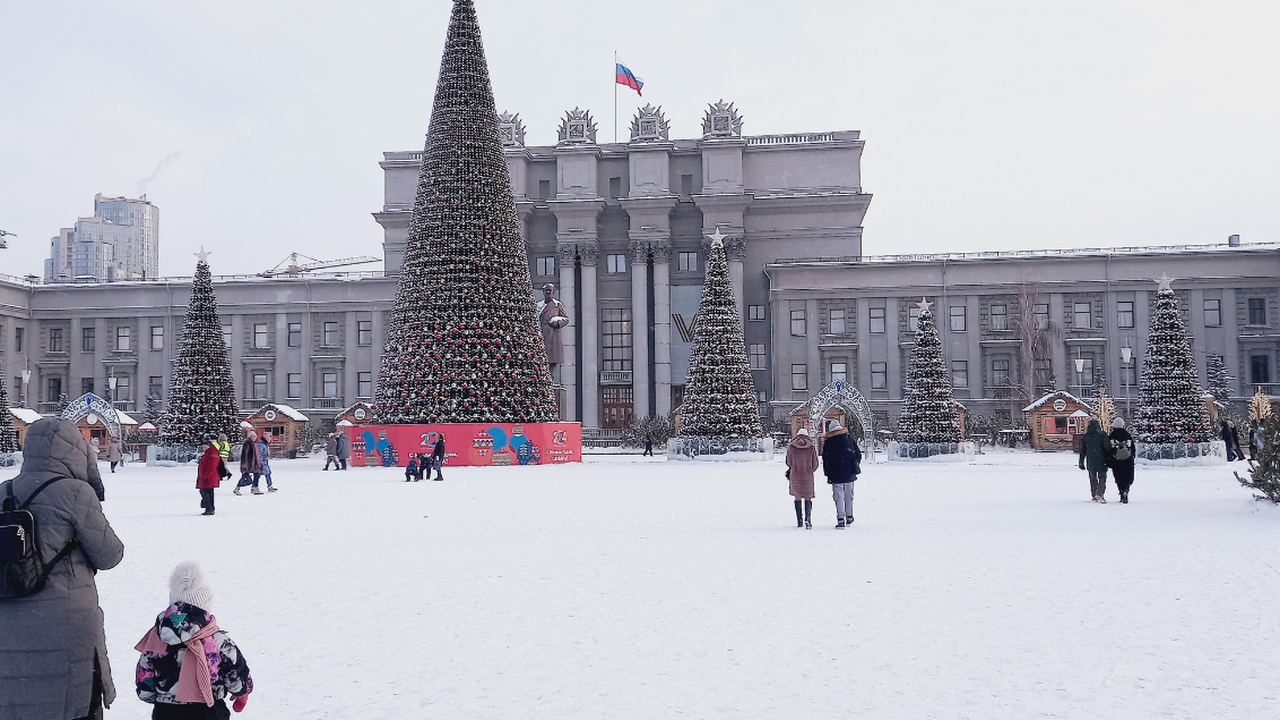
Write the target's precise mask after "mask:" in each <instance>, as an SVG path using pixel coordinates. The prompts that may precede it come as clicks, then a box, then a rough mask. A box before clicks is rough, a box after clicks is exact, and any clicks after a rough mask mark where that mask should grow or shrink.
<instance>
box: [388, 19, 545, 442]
mask: <svg viewBox="0 0 1280 720" xmlns="http://www.w3.org/2000/svg"><path fill="white" fill-rule="evenodd" d="M530 288H531V284H530V279H529V262H528V259H527V256H526V254H525V244H524V238H523V236H522V235H521V233H520V219H519V216H518V215H517V214H516V205H515V199H514V196H513V195H512V192H511V178H510V175H509V172H508V170H507V160H506V157H505V156H504V155H503V151H502V139H501V135H500V133H499V130H498V113H497V110H496V109H495V106H494V102H493V89H492V87H491V86H490V84H489V68H488V64H487V62H486V60H485V55H484V46H483V44H482V43H481V40H480V26H479V23H478V22H477V21H476V12H475V6H474V3H473V2H472V1H471V0H455V2H454V4H453V16H452V18H451V19H450V21H449V32H448V36H447V38H446V40H445V50H444V57H443V59H442V60H441V62H440V78H439V81H438V82H437V84H436V97H435V106H434V108H433V109H432V112H431V126H430V129H429V131H428V133H427V143H426V148H425V150H424V151H423V153H422V171H421V174H420V175H419V177H418V192H417V198H416V199H415V201H414V206H413V216H412V218H411V219H410V221H409V237H408V240H407V243H406V245H405V254H404V264H403V266H402V269H401V271H400V283H399V286H398V288H397V290H396V299H395V304H394V305H393V307H392V311H391V322H390V323H389V325H388V332H387V343H386V347H385V351H384V354H383V358H382V365H381V369H380V372H379V377H378V394H377V402H376V404H375V410H374V412H375V414H376V416H377V419H376V421H377V422H379V423H389V424H415V423H442V422H443V423H463V422H554V421H555V420H557V419H558V418H559V411H558V410H557V408H556V400H555V395H554V393H553V391H552V383H551V373H550V371H549V369H548V365H547V353H546V350H545V349H544V348H543V346H542V333H541V331H540V329H539V327H538V319H537V314H536V309H535V306H534V300H533V293H532V292H531V290H530Z"/></svg>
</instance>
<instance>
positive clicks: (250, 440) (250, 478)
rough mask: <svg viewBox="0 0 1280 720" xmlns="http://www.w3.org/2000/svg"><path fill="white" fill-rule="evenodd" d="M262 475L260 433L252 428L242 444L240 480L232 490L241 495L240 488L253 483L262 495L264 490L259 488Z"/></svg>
mask: <svg viewBox="0 0 1280 720" xmlns="http://www.w3.org/2000/svg"><path fill="white" fill-rule="evenodd" d="M261 477H262V457H261V456H259V455H258V433H256V432H254V431H253V430H250V431H249V435H248V437H246V438H245V439H244V443H243V444H241V445H240V482H238V483H236V489H235V490H232V491H231V492H233V493H235V494H236V495H239V494H240V488H242V487H245V486H248V485H253V486H254V490H255V491H256V492H257V493H258V494H259V495H261V494H262V491H261V490H257V485H258V480H259V478H261Z"/></svg>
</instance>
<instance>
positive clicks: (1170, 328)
mask: <svg viewBox="0 0 1280 720" xmlns="http://www.w3.org/2000/svg"><path fill="white" fill-rule="evenodd" d="M1159 283H1160V290H1159V292H1157V293H1156V306H1155V312H1154V313H1152V315H1151V331H1150V333H1149V335H1148V336H1147V356H1146V357H1145V358H1143V360H1142V382H1141V384H1140V389H1139V397H1140V401H1139V402H1140V404H1139V405H1138V409H1137V411H1136V412H1134V428H1135V429H1136V430H1137V440H1138V442H1141V443H1200V442H1209V441H1210V440H1212V439H1213V430H1212V428H1211V427H1210V424H1209V413H1208V411H1207V410H1206V409H1205V405H1204V401H1203V400H1202V399H1201V396H1202V395H1203V393H1202V392H1201V390H1200V383H1199V381H1198V379H1197V375H1196V366H1195V360H1194V359H1193V358H1192V356H1191V344H1190V343H1189V342H1187V330H1186V326H1185V325H1183V322H1182V313H1181V312H1179V310H1178V297H1177V295H1174V293H1173V288H1172V287H1171V283H1173V279H1172V278H1169V277H1164V276H1161V278H1160V280H1159Z"/></svg>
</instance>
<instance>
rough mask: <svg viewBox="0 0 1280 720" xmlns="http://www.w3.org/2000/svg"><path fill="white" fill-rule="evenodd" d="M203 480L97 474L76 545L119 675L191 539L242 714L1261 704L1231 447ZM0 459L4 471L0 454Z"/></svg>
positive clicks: (1119, 712)
mask: <svg viewBox="0 0 1280 720" xmlns="http://www.w3.org/2000/svg"><path fill="white" fill-rule="evenodd" d="M322 463H323V460H320V461H315V460H298V461H283V460H282V461H273V462H272V469H273V470H274V475H275V481H276V484H277V485H278V486H279V487H280V488H281V490H280V492H278V493H275V494H271V495H263V496H250V495H245V496H242V497H236V496H234V495H232V494H231V489H230V487H229V486H227V485H224V486H223V488H222V489H221V490H220V491H219V493H218V499H217V503H218V513H217V515H216V516H214V517H201V516H199V512H200V508H199V497H198V495H197V492H196V490H195V487H194V484H195V470H194V468H168V469H159V468H144V467H141V466H132V465H131V466H126V467H125V468H124V469H123V470H122V471H121V472H119V473H117V474H115V475H111V474H106V466H105V465H104V466H103V471H104V476H103V477H104V479H105V481H106V484H107V502H106V503H105V509H106V513H107V516H108V518H110V520H111V522H112V524H113V525H114V526H115V528H116V530H117V532H118V533H119V534H120V536H121V538H122V539H123V540H124V543H125V548H126V550H125V560H124V562H123V563H122V564H121V565H120V567H118V568H116V569H115V570H112V571H109V572H103V573H101V574H100V575H99V576H98V587H99V591H100V593H101V596H102V605H103V609H104V610H105V612H106V621H107V636H108V643H109V649H110V655H111V660H112V662H113V664H114V671H115V681H116V685H117V686H118V688H119V690H120V697H119V699H118V700H117V702H116V705H115V706H114V707H113V709H112V710H111V711H110V712H109V713H108V714H107V717H108V720H128V719H131V718H146V717H150V715H149V711H150V708H149V707H148V706H146V705H144V704H143V703H141V702H140V701H138V700H137V698H136V695H135V694H134V693H133V665H134V662H135V660H136V654H135V653H134V652H133V650H132V648H133V645H134V643H135V642H137V640H138V639H139V638H140V637H142V635H143V633H144V632H145V631H146V630H147V628H148V627H149V626H150V624H151V622H152V619H153V618H154V616H155V615H156V613H158V612H159V611H160V610H161V609H163V608H164V606H165V605H166V603H167V594H166V587H167V586H166V581H167V577H168V573H169V571H170V569H171V568H172V567H173V565H174V564H175V563H177V562H178V561H180V560H185V559H195V560H198V561H200V562H201V563H202V564H203V565H204V567H205V571H206V574H207V575H208V576H209V580H210V584H211V586H212V587H213V590H214V592H215V595H216V601H215V607H214V612H215V613H216V615H217V617H218V621H219V624H220V625H221V626H222V627H223V628H225V629H226V630H228V631H229V632H230V633H231V635H232V637H233V638H234V639H235V640H236V641H237V642H238V643H239V644H240V647H241V648H242V649H243V651H244V653H245V655H246V657H247V659H248V661H249V663H250V665H251V667H252V669H253V675H254V680H255V682H256V685H257V690H256V691H255V692H254V694H253V696H252V697H251V699H250V702H249V705H248V708H247V709H246V712H245V714H244V715H242V716H240V717H260V718H272V719H279V720H286V719H289V718H307V719H321V718H323V719H330V718H335V719H336V718H351V719H356V718H360V719H362V720H368V719H375V720H376V719H378V718H388V719H390V718H406V717H412V718H459V719H466V718H477V719H480V718H545V719H547V720H569V719H571V718H572V719H577V718H581V719H583V720H588V719H589V720H597V719H599V718H645V719H648V718H653V719H658V718H664V719H665V718H713V719H714V718H761V719H765V718H768V719H782V718H804V719H806V720H808V719H813V718H833V719H834V718H854V717H857V718H875V719H877V720H878V719H881V718H904V719H907V718H939V719H954V718H973V719H974V720H979V719H981V720H995V719H1006V718H1008V719H1020V718H1081V719H1085V718H1089V719H1097V718H1196V719H1197V720H1204V719H1206V718H1231V719H1232V720H1235V719H1240V718H1263V717H1276V714H1277V712H1280V711H1278V710H1277V707H1280V674H1278V672H1277V667H1280V614H1278V613H1277V612H1276V609H1277V607H1280V553H1278V552H1277V549H1280V511H1277V509H1275V508H1273V507H1271V506H1270V505H1269V504H1265V505H1264V504H1262V503H1257V502H1255V501H1253V500H1252V499H1250V494H1249V492H1248V491H1247V490H1245V489H1243V488H1241V487H1240V486H1239V485H1238V484H1237V483H1236V481H1235V479H1234V478H1233V477H1232V476H1231V474H1230V469H1243V466H1244V463H1232V464H1231V467H1229V468H1154V469H1153V468H1144V467H1141V466H1139V468H1138V473H1137V479H1136V482H1135V484H1134V487H1133V492H1132V502H1131V503H1130V504H1129V505H1121V504H1120V503H1119V502H1118V501H1117V500H1118V498H1117V496H1116V494H1115V486H1114V484H1112V485H1111V487H1110V488H1109V498H1108V499H1109V500H1111V502H1110V503H1108V504H1107V505H1097V504H1094V503H1092V502H1089V501H1088V496H1089V484H1088V479H1087V478H1086V476H1085V474H1084V473H1083V472H1081V471H1080V470H1077V469H1076V467H1075V460H1074V458H1073V457H1072V456H1070V455H1067V454H1050V455H1037V454H1029V453H1006V454H996V455H985V456H979V457H978V459H977V463H976V464H970V465H959V466H937V465H912V464H908V463H894V464H879V465H872V464H870V463H868V464H867V465H865V467H866V469H867V473H866V474H865V475H864V476H863V479H862V480H859V481H858V483H857V486H856V517H857V521H856V523H855V524H854V526H853V527H852V528H850V529H848V530H839V531H838V530H835V529H834V524H835V522H834V521H835V517H834V510H833V507H832V504H831V499H830V497H829V495H828V494H826V490H827V486H826V485H823V484H821V481H819V483H820V484H819V488H818V491H819V496H818V498H817V500H816V501H815V507H814V520H815V522H814V525H815V527H814V529H813V530H809V531H805V530H800V529H797V528H796V527H795V520H794V512H793V508H792V504H791V499H790V498H789V497H788V496H787V494H786V487H787V486H786V481H785V480H784V479H783V477H782V465H781V463H779V462H773V463H761V464H742V465H728V466H726V465H716V464H699V463H674V462H673V463H667V462H665V461H664V460H663V459H662V458H657V459H649V458H645V459H641V458H637V457H625V456H624V457H590V458H589V459H588V461H587V463H586V464H583V465H577V466H556V467H535V468H515V469H513V468H457V469H446V479H445V481H444V482H422V483H405V482H403V474H402V471H399V470H396V469H352V470H349V471H347V472H321V471H319V467H320V465H321V464H322ZM13 474H15V469H13V468H6V469H3V470H0V479H4V478H8V477H11V476H12V475H13Z"/></svg>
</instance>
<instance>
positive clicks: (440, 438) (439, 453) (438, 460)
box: [431, 433, 444, 480]
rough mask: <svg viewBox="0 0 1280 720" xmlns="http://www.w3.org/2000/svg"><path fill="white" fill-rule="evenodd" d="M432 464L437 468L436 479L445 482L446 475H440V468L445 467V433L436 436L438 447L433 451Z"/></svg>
mask: <svg viewBox="0 0 1280 720" xmlns="http://www.w3.org/2000/svg"><path fill="white" fill-rule="evenodd" d="M431 464H432V465H434V466H435V468H436V479H437V480H443V479H444V475H442V474H440V468H441V467H442V466H443V465H444V433H437V434H436V446H435V448H434V449H433V450H432V451H431Z"/></svg>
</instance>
